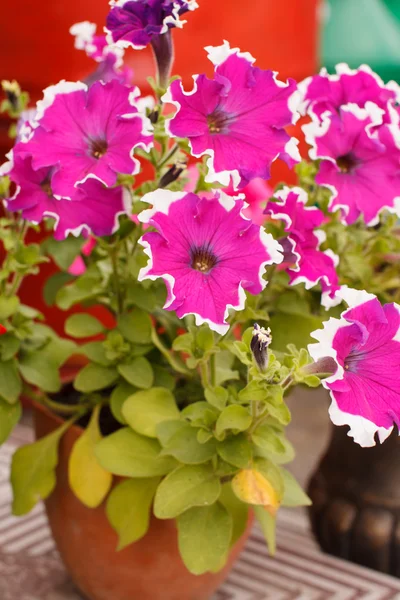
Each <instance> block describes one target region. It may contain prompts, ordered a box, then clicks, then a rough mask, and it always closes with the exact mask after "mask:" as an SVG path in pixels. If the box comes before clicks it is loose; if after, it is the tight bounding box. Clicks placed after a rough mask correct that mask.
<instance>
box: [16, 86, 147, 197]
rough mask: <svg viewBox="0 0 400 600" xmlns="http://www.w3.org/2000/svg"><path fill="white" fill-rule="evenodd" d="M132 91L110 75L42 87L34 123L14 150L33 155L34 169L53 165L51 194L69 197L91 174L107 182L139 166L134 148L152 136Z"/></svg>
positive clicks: (129, 172) (135, 170)
mask: <svg viewBox="0 0 400 600" xmlns="http://www.w3.org/2000/svg"><path fill="white" fill-rule="evenodd" d="M135 93H136V90H135V89H133V88H128V87H126V86H124V85H122V84H121V83H119V82H118V81H115V80H114V81H110V82H108V83H106V84H103V83H101V82H96V83H94V84H93V85H92V86H91V87H90V88H89V89H88V88H87V86H86V85H85V84H84V83H80V82H78V83H68V82H65V81H62V82H60V83H59V84H57V85H55V86H51V87H50V88H47V89H46V90H45V92H44V99H43V100H42V101H41V102H39V103H38V110H37V113H36V127H35V129H34V130H33V133H32V136H31V137H30V139H29V140H28V141H27V142H26V143H25V144H23V145H21V148H20V149H19V153H20V154H21V155H22V156H31V157H32V167H33V169H34V170H35V171H36V170H37V169H42V168H44V167H54V168H55V169H54V173H53V176H52V182H51V183H52V190H53V193H54V195H55V196H56V197H59V198H71V197H72V196H73V194H74V191H75V187H76V186H77V185H79V184H80V183H84V182H85V181H86V180H87V179H90V178H95V179H98V180H99V181H100V182H102V183H104V185H106V186H112V185H114V184H115V183H116V180H117V176H118V174H119V173H123V174H128V175H132V174H135V173H137V172H138V171H139V168H140V164H139V161H138V160H137V159H135V158H134V157H133V152H134V149H135V148H137V147H142V148H146V149H149V147H150V145H151V142H152V136H150V135H148V129H146V127H149V125H148V120H147V119H146V118H145V117H144V116H143V115H141V114H140V113H139V112H138V110H137V108H136V106H135V104H134V102H135Z"/></svg>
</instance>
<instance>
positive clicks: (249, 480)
mask: <svg viewBox="0 0 400 600" xmlns="http://www.w3.org/2000/svg"><path fill="white" fill-rule="evenodd" d="M232 489H233V491H234V492H235V494H236V496H237V497H238V498H239V500H242V502H246V503H247V504H257V505H261V506H264V507H265V508H266V509H267V510H268V512H270V513H271V514H275V513H276V511H277V509H278V508H279V503H280V502H279V496H278V494H277V492H276V490H275V489H274V488H273V487H272V485H271V483H270V482H269V481H268V479H266V478H265V477H264V476H263V475H262V474H261V473H259V472H258V471H256V470H254V469H243V470H242V471H239V473H237V475H235V477H234V478H233V479H232Z"/></svg>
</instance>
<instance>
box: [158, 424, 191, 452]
mask: <svg viewBox="0 0 400 600" xmlns="http://www.w3.org/2000/svg"><path fill="white" fill-rule="evenodd" d="M185 427H186V423H185V421H183V420H181V419H179V420H178V419H177V420H175V421H163V422H162V423H159V424H158V425H157V437H158V439H159V441H160V444H161V445H162V446H167V445H168V443H169V440H170V439H171V438H172V436H173V435H175V433H177V432H178V431H179V430H180V429H183V428H185Z"/></svg>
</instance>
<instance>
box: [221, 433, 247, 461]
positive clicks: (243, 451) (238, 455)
mask: <svg viewBox="0 0 400 600" xmlns="http://www.w3.org/2000/svg"><path fill="white" fill-rule="evenodd" d="M217 452H218V454H219V455H220V457H221V458H222V459H223V460H225V461H226V462H228V463H229V464H231V465H234V466H235V467H238V468H239V469H247V468H248V467H249V464H250V461H251V459H252V457H253V450H252V447H251V444H250V442H249V440H248V439H247V437H246V436H245V435H244V434H242V433H239V435H233V436H231V437H228V438H226V439H225V440H224V441H223V442H218V444H217Z"/></svg>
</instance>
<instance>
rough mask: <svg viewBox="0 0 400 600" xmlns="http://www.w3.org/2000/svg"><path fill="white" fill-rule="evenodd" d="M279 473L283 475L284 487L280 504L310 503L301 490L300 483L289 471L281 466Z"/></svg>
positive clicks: (304, 504)
mask: <svg viewBox="0 0 400 600" xmlns="http://www.w3.org/2000/svg"><path fill="white" fill-rule="evenodd" d="M281 475H282V477H283V485H284V488H285V491H284V494H283V499H282V505H283V506H310V505H311V504H312V502H311V500H310V498H309V497H308V496H307V494H306V493H305V492H304V491H303V490H302V488H301V487H300V484H299V483H298V482H297V481H296V479H295V478H294V477H293V475H292V474H291V473H289V471H287V470H286V469H283V468H282V467H281Z"/></svg>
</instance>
